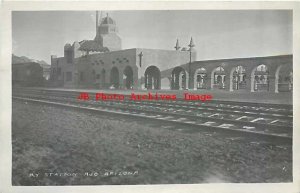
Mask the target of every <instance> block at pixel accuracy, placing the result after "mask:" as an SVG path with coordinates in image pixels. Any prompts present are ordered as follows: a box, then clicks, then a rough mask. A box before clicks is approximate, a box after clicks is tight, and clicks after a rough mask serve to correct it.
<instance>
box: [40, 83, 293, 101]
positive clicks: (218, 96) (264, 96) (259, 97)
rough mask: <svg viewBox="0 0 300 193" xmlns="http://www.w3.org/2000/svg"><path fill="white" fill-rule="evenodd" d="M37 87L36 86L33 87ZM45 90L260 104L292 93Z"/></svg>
mask: <svg viewBox="0 0 300 193" xmlns="http://www.w3.org/2000/svg"><path fill="white" fill-rule="evenodd" d="M35 88H37V87H35ZM39 89H46V90H61V91H76V92H89V93H106V94H123V95H130V94H131V93H134V94H148V93H149V92H150V93H152V94H155V93H159V94H176V97H177V98H178V99H180V98H183V97H184V93H190V94H197V95H211V96H212V100H216V101H236V102H245V103H246V102H250V103H262V104H283V105H292V104H293V93H291V92H281V93H270V92H266V91H261V92H251V93H250V92H248V91H242V90H240V91H232V92H229V91H225V90H206V89H202V90H119V89H74V88H44V87H43V88H39Z"/></svg>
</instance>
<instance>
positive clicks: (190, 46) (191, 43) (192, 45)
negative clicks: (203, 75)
mask: <svg viewBox="0 0 300 193" xmlns="http://www.w3.org/2000/svg"><path fill="white" fill-rule="evenodd" d="M188 46H189V48H190V49H189V52H190V62H189V82H188V88H189V87H190V83H191V64H192V48H193V47H195V44H194V42H193V37H191V41H190V44H189V45H188Z"/></svg>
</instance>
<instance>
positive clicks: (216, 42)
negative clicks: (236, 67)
mask: <svg viewBox="0 0 300 193" xmlns="http://www.w3.org/2000/svg"><path fill="white" fill-rule="evenodd" d="M107 13H108V14H109V16H110V17H112V18H113V19H114V20H115V21H116V24H117V26H118V29H119V33H118V34H119V36H120V37H121V38H122V48H123V49H129V48H151V49H166V50H174V46H175V43H176V39H178V40H179V45H180V46H181V47H187V45H188V44H189V41H190V38H191V37H193V40H194V44H195V49H196V51H197V60H209V59H223V58H243V57H256V56H272V55H284V54H292V47H293V45H292V44H293V39H292V33H293V29H292V19H293V18H292V11H288V10H218V11H217V10H195V11H191V10H178V11H174V10H172V11H167V10H164V11H108V12H107V11H102V15H103V17H104V16H106V14H107ZM95 21H96V12H95V11H13V13H12V44H13V53H14V54H15V55H17V56H27V57H29V58H32V59H36V60H44V61H46V62H48V63H49V64H50V56H51V55H57V56H58V57H61V56H63V47H64V45H65V44H66V43H71V44H72V43H73V42H74V41H81V40H91V39H94V37H95V35H96V27H95V25H96V24H95Z"/></svg>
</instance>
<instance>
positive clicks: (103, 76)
mask: <svg viewBox="0 0 300 193" xmlns="http://www.w3.org/2000/svg"><path fill="white" fill-rule="evenodd" d="M100 78H101V80H100V81H101V86H102V88H105V87H106V83H105V70H104V69H102V71H101V75H100Z"/></svg>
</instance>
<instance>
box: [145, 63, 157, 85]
mask: <svg viewBox="0 0 300 193" xmlns="http://www.w3.org/2000/svg"><path fill="white" fill-rule="evenodd" d="M160 81H161V80H160V70H159V69H158V68H157V67H156V66H149V67H148V68H147V69H146V70H145V88H146V89H160V85H161V82H160Z"/></svg>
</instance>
